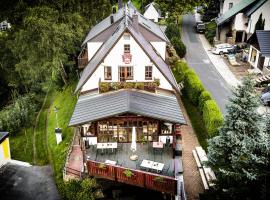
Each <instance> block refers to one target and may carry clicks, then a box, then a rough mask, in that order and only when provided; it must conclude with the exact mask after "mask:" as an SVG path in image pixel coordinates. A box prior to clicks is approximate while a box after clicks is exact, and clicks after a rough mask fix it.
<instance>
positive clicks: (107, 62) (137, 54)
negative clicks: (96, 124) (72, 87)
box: [82, 36, 172, 91]
mask: <svg viewBox="0 0 270 200" xmlns="http://www.w3.org/2000/svg"><path fill="white" fill-rule="evenodd" d="M163 43H164V44H163ZM124 44H130V53H131V55H132V61H131V63H130V64H125V63H124V62H123V60H122V55H123V53H124ZM153 46H156V48H157V51H158V52H159V53H160V54H163V55H162V57H163V58H165V49H166V44H165V42H161V43H160V44H158V43H157V42H154V43H153ZM90 48H91V47H90ZM162 52H163V53H162ZM148 65H151V66H153V80H154V78H159V79H160V86H159V87H161V88H164V89H168V90H172V86H171V84H170V83H169V82H168V81H167V79H166V78H165V77H164V76H163V75H162V74H161V72H160V71H159V70H158V68H157V67H156V66H155V65H154V64H153V63H152V62H151V61H150V59H149V58H148V56H147V55H146V54H145V53H144V51H143V50H142V49H141V47H140V46H139V45H138V44H137V42H136V41H135V40H134V39H133V37H132V36H130V39H129V40H125V39H124V37H122V38H121V39H120V40H119V41H118V43H117V44H116V45H115V46H114V48H113V49H112V50H111V51H110V53H109V54H108V55H107V56H106V57H105V59H104V62H103V63H102V64H101V65H100V66H99V67H98V68H97V69H96V71H95V72H94V73H93V75H92V76H91V77H90V78H89V80H88V81H87V82H86V83H85V85H84V86H83V87H82V91H86V90H91V89H94V88H97V87H98V83H99V79H101V81H106V80H104V66H111V67H112V80H108V82H117V81H119V77H118V73H119V71H118V70H119V66H133V80H131V82H135V81H138V82H139V81H151V80H145V66H148Z"/></svg>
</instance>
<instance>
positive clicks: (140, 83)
mask: <svg viewBox="0 0 270 200" xmlns="http://www.w3.org/2000/svg"><path fill="white" fill-rule="evenodd" d="M135 88H136V89H139V90H143V89H144V83H143V82H136V84H135Z"/></svg>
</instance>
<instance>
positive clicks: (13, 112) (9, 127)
mask: <svg viewBox="0 0 270 200" xmlns="http://www.w3.org/2000/svg"><path fill="white" fill-rule="evenodd" d="M33 99H34V96H33V95H30V94H28V95H25V96H19V97H17V99H16V100H15V101H14V102H13V103H12V104H10V105H8V106H6V107H5V108H4V109H3V110H1V112H0V130H2V131H9V132H11V133H16V132H18V131H19V130H20V129H21V128H22V127H28V126H29V125H31V124H32V122H33V121H34V120H33V117H34V114H35V111H36V107H37V105H36V102H34V100H33Z"/></svg>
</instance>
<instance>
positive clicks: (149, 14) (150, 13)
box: [143, 4, 159, 22]
mask: <svg viewBox="0 0 270 200" xmlns="http://www.w3.org/2000/svg"><path fill="white" fill-rule="evenodd" d="M143 16H144V17H146V18H147V19H151V20H154V22H158V18H159V14H158V12H157V10H156V9H155V7H154V6H153V5H152V4H151V5H150V6H149V7H148V8H147V10H146V11H145V12H144V14H143Z"/></svg>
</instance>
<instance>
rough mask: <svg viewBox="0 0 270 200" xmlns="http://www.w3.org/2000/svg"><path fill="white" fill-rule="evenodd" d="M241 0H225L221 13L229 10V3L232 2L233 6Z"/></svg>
mask: <svg viewBox="0 0 270 200" xmlns="http://www.w3.org/2000/svg"><path fill="white" fill-rule="evenodd" d="M240 1H241V0H225V1H224V4H223V9H222V11H221V14H224V13H225V12H227V11H228V10H229V4H230V3H233V6H235V5H236V4H237V3H239V2H240Z"/></svg>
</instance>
